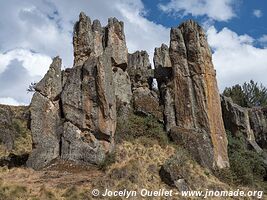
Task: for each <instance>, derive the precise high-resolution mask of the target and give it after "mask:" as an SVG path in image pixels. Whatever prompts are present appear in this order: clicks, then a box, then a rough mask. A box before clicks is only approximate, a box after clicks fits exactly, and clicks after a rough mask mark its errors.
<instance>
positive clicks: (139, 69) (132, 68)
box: [127, 51, 162, 120]
mask: <svg viewBox="0 0 267 200" xmlns="http://www.w3.org/2000/svg"><path fill="white" fill-rule="evenodd" d="M127 72H128V74H129V76H130V80H131V84H132V91H133V99H132V101H133V109H134V111H135V112H136V113H139V114H144V115H153V116H154V117H156V118H157V119H158V120H162V110H161V106H160V102H159V95H158V94H157V93H156V92H155V91H153V88H152V87H153V85H152V84H153V76H154V75H153V70H152V68H151V64H150V62H149V57H148V54H147V52H146V51H141V52H140V51H136V52H135V53H133V54H129V55H128V67H127Z"/></svg>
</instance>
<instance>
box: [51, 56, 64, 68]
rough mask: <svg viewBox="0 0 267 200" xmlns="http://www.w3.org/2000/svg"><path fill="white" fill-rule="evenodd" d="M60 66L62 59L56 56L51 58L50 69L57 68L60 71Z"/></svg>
mask: <svg viewBox="0 0 267 200" xmlns="http://www.w3.org/2000/svg"><path fill="white" fill-rule="evenodd" d="M61 65H62V59H61V58H60V57H59V56H56V57H54V58H53V61H52V64H51V65H50V68H57V69H58V68H59V69H60V70H61Z"/></svg>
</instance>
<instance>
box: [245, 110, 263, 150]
mask: <svg viewBox="0 0 267 200" xmlns="http://www.w3.org/2000/svg"><path fill="white" fill-rule="evenodd" d="M249 120H250V125H251V129H252V130H253V132H254V135H255V140H256V142H257V144H259V146H260V147H261V148H263V149H267V109H266V108H252V109H250V110H249Z"/></svg>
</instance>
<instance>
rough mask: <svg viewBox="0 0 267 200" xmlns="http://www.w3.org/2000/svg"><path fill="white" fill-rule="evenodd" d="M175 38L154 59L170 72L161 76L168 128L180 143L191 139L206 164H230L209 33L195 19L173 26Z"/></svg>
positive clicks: (197, 155) (191, 146)
mask: <svg viewBox="0 0 267 200" xmlns="http://www.w3.org/2000/svg"><path fill="white" fill-rule="evenodd" d="M170 38H171V41H170V47H169V51H168V48H167V46H166V45H163V46H162V47H161V48H159V49H156V51H155V58H154V61H155V67H156V69H157V70H163V71H165V72H166V77H167V78H165V77H161V76H160V77H158V82H159V87H160V91H161V98H162V100H163V102H165V106H164V107H165V108H164V115H165V121H166V128H167V130H169V131H170V135H171V137H173V138H174V140H175V141H176V142H178V143H180V142H183V141H188V142H189V143H186V144H184V145H186V146H187V148H188V149H189V151H191V153H192V154H193V156H194V157H195V159H197V160H198V161H199V162H200V163H201V164H202V165H204V166H207V167H209V168H215V167H219V168H224V167H227V166H229V161H228V155H227V137H226V133H225V129H224V125H223V120H222V113H221V106H220V96H219V91H218V87H217V81H216V73H215V70H214V67H213V64H212V60H211V51H210V49H209V46H208V43H207V40H206V36H205V33H204V31H203V30H202V28H201V27H200V26H199V25H198V24H197V23H195V22H193V21H191V20H189V21H187V22H185V23H183V24H181V25H180V26H179V27H177V28H172V29H171V36H170ZM170 67H171V69H172V71H171V73H170V72H168V71H169V70H168V68H170ZM164 68H165V69H164ZM169 74H172V75H171V76H170V75H169Z"/></svg>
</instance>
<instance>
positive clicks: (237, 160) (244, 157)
mask: <svg viewBox="0 0 267 200" xmlns="http://www.w3.org/2000/svg"><path fill="white" fill-rule="evenodd" d="M227 137H228V155H229V161H230V169H224V170H218V171H217V172H216V175H217V176H219V177H220V178H221V179H223V180H224V181H226V182H228V183H234V184H241V185H253V184H254V183H255V182H256V181H258V180H259V181H262V180H263V178H264V176H265V167H264V162H263V158H262V156H261V155H260V154H258V153H257V152H255V151H253V150H248V148H247V144H246V141H245V139H244V138H243V137H233V136H232V134H231V133H230V132H229V131H227Z"/></svg>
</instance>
